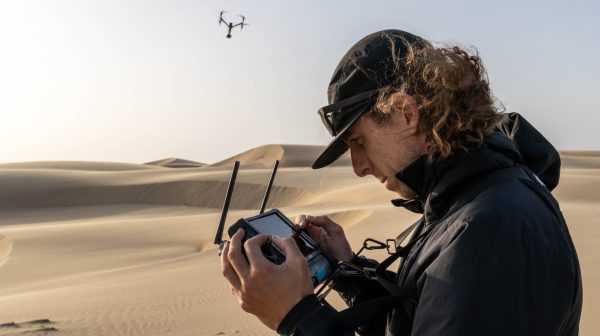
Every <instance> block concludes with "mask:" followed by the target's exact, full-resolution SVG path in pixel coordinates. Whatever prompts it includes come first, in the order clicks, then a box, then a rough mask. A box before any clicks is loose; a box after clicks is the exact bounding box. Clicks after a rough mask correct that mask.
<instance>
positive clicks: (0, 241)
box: [0, 235, 12, 267]
mask: <svg viewBox="0 0 600 336" xmlns="http://www.w3.org/2000/svg"><path fill="white" fill-rule="evenodd" d="M11 251H12V241H10V240H9V239H8V238H6V237H4V236H3V235H0V267H2V265H4V263H5V262H6V260H8V256H9V255H10V252H11Z"/></svg>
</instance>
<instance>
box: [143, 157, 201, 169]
mask: <svg viewBox="0 0 600 336" xmlns="http://www.w3.org/2000/svg"><path fill="white" fill-rule="evenodd" d="M145 164H147V165H151V166H160V167H167V168H194V167H203V166H206V164H205V163H200V162H196V161H190V160H184V159H178V158H168V159H162V160H158V161H152V162H147V163H145Z"/></svg>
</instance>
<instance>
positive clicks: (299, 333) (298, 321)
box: [277, 295, 336, 336]
mask: <svg viewBox="0 0 600 336" xmlns="http://www.w3.org/2000/svg"><path fill="white" fill-rule="evenodd" d="M335 313H336V311H335V310H334V309H333V308H331V307H328V306H323V305H321V304H320V303H319V300H317V297H316V295H309V296H307V297H305V298H304V299H302V300H301V301H300V302H298V303H297V304H296V305H295V306H294V308H292V310H291V311H290V312H289V313H288V314H287V315H286V317H285V318H284V319H283V321H281V323H280V324H279V326H278V327H277V333H279V334H281V335H294V336H303V335H307V334H308V331H310V329H312V327H314V326H315V325H317V324H319V322H321V321H322V320H324V319H328V318H329V317H331V316H333V315H335ZM303 326H306V328H304V327H303Z"/></svg>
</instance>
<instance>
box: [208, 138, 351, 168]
mask: <svg viewBox="0 0 600 336" xmlns="http://www.w3.org/2000/svg"><path fill="white" fill-rule="evenodd" d="M323 149H325V147H324V146H317V145H274V144H270V145H263V146H259V147H255V148H252V149H249V150H247V151H245V152H242V153H240V154H238V155H234V156H232V157H230V158H227V159H225V160H222V161H219V162H216V163H213V164H211V165H209V166H210V167H224V166H227V167H230V166H231V165H233V162H234V161H240V163H241V164H243V165H247V166H250V167H256V168H269V167H272V166H273V163H274V162H275V160H279V161H280V166H281V167H310V166H311V165H312V163H313V161H314V160H315V159H316V158H317V156H318V155H319V154H320V153H321V152H322V151H323ZM349 163H350V161H349V160H348V158H347V157H344V158H341V159H340V160H338V161H336V162H335V164H334V165H333V166H344V165H348V164H349Z"/></svg>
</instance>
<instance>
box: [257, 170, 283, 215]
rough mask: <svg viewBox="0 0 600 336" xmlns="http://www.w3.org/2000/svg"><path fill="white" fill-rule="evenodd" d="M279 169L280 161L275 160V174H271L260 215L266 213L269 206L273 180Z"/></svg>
mask: <svg viewBox="0 0 600 336" xmlns="http://www.w3.org/2000/svg"><path fill="white" fill-rule="evenodd" d="M277 167H279V160H275V166H273V172H272V173H271V179H270V180H269V185H268V186H267V190H266V191H265V198H263V202H262V205H261V207H260V213H263V212H265V207H266V206H267V200H268V199H269V194H270V193H271V187H272V186H273V180H275V173H277Z"/></svg>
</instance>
